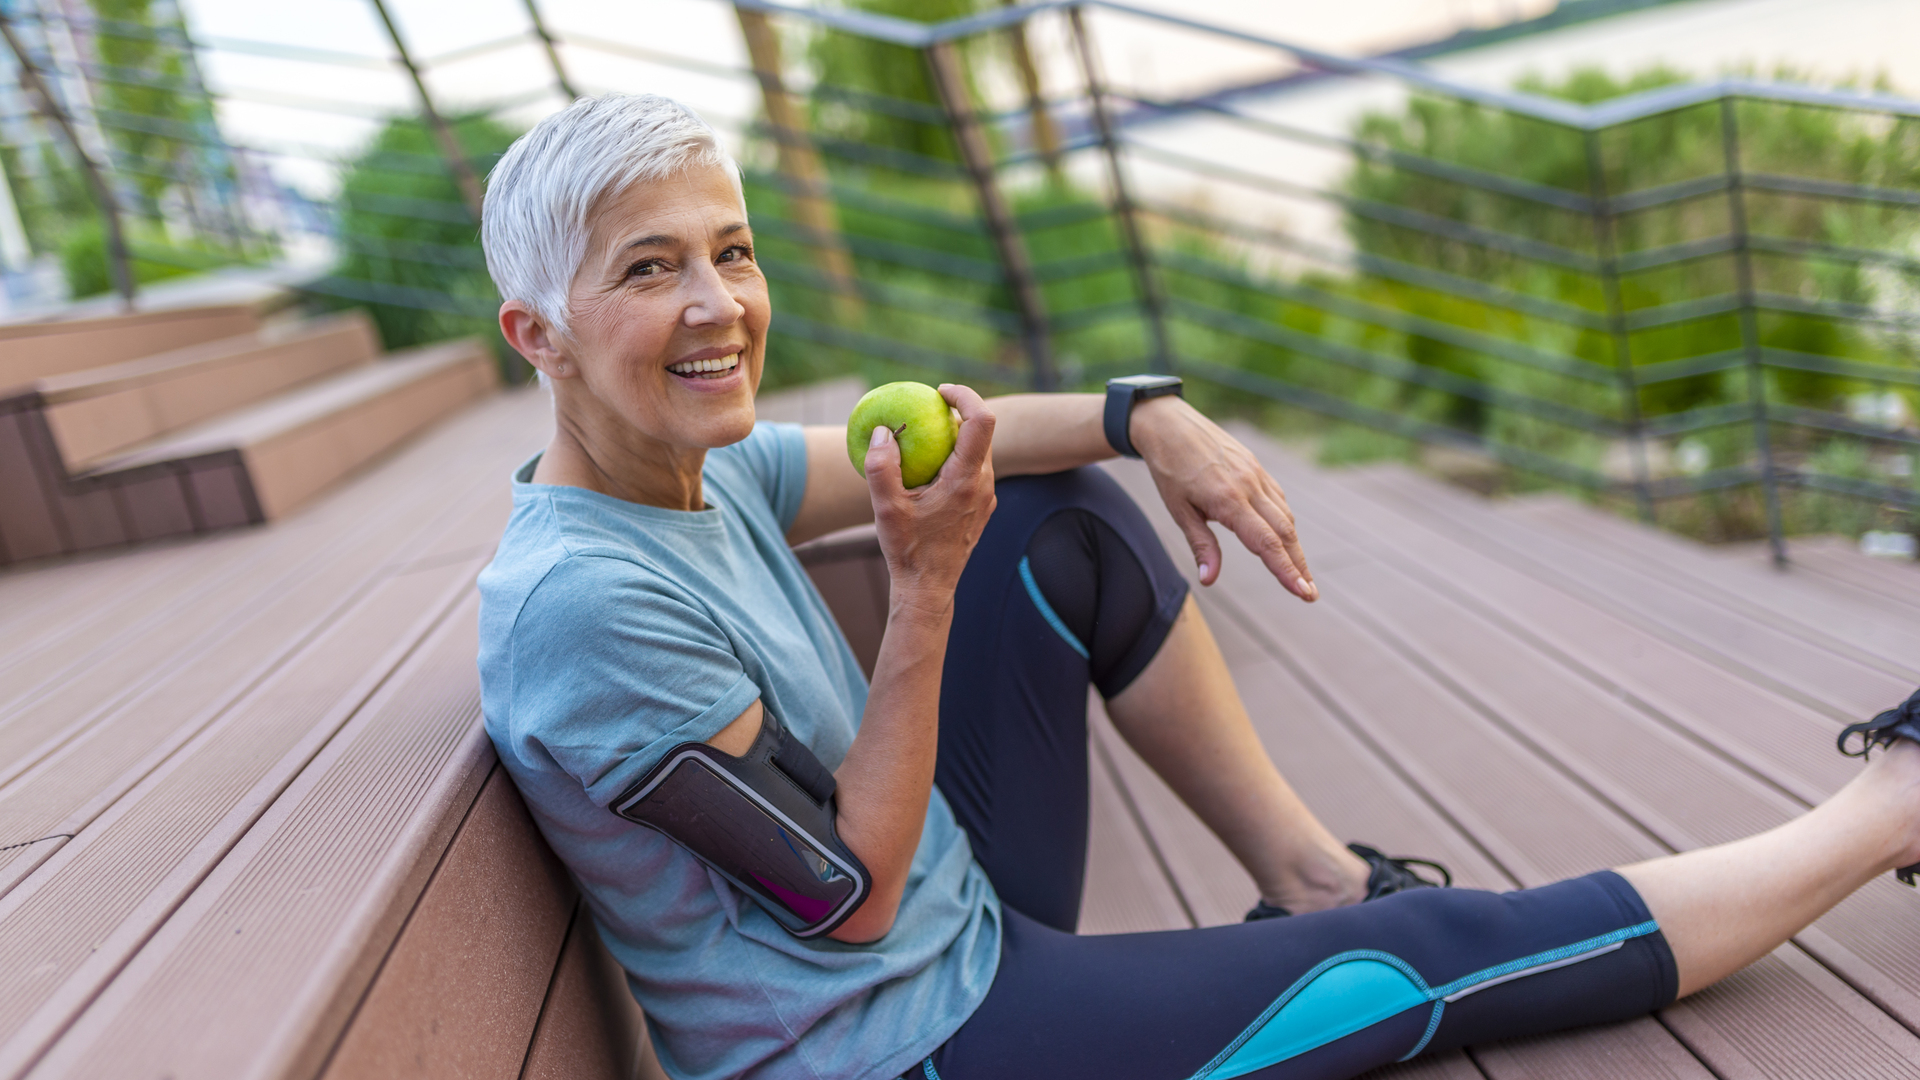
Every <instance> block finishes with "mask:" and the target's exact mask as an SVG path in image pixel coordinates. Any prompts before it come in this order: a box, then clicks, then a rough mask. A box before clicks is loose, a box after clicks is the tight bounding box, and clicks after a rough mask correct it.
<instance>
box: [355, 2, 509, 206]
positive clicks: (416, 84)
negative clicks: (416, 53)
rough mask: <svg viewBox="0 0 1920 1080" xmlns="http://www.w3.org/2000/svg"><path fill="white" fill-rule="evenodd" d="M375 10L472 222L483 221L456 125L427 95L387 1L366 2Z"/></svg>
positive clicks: (476, 176) (473, 176) (475, 182)
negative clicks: (456, 131)
mask: <svg viewBox="0 0 1920 1080" xmlns="http://www.w3.org/2000/svg"><path fill="white" fill-rule="evenodd" d="M367 2H368V3H370V4H372V5H373V10H374V11H376V12H378V13H379V15H380V22H381V25H383V26H385V27H386V28H387V37H388V39H389V40H391V41H392V42H393V50H394V52H395V53H397V54H398V55H399V57H400V66H401V67H404V68H406V69H407V74H408V75H409V76H411V77H412V78H413V89H414V91H415V92H416V93H418V94H419V95H420V114H421V115H422V116H424V117H426V120H427V127H428V128H430V129H431V130H432V131H433V137H434V138H435V139H437V140H439V142H440V152H441V153H442V154H444V155H446V158H447V167H448V168H450V169H452V170H453V180H454V183H455V184H457V185H458V186H459V188H460V197H461V199H462V200H464V201H465V202H466V204H467V209H468V210H470V211H472V213H473V220H474V221H476V222H477V221H479V220H480V202H481V197H482V196H481V189H480V176H479V174H477V173H475V172H474V171H473V162H471V161H468V160H467V155H466V152H465V151H463V150H461V149H460V140H459V139H457V138H455V137H454V134H453V126H452V125H451V124H448V123H447V118H446V117H444V116H441V115H440V110H438V109H436V108H434V107H433V95H431V94H429V93H427V82H426V80H425V79H423V78H421V76H420V68H419V66H418V65H416V64H415V63H414V62H413V55H412V54H411V53H409V52H408V51H407V43H406V41H405V40H404V39H403V38H401V36H400V28H399V27H398V26H396V25H394V21H393V16H392V15H391V14H389V13H388V12H387V5H386V4H385V2H384V0H367Z"/></svg>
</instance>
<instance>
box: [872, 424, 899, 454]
mask: <svg viewBox="0 0 1920 1080" xmlns="http://www.w3.org/2000/svg"><path fill="white" fill-rule="evenodd" d="M892 439H893V432H892V431H891V430H889V429H888V428H887V426H886V425H885V424H882V425H880V426H879V427H877V428H874V429H873V438H871V439H869V440H868V441H867V449H869V450H871V449H873V448H874V447H876V446H885V445H887V443H888V442H889V441H891V440H892Z"/></svg>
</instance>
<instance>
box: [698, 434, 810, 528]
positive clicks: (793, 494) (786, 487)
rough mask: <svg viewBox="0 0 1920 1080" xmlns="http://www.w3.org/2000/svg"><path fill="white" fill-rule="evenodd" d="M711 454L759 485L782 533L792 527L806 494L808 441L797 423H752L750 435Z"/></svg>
mask: <svg viewBox="0 0 1920 1080" xmlns="http://www.w3.org/2000/svg"><path fill="white" fill-rule="evenodd" d="M714 453H716V454H720V455H724V456H725V457H726V459H727V460H728V461H730V462H734V463H737V465H738V466H739V467H740V468H741V469H743V470H744V471H745V472H746V473H747V475H748V476H750V477H751V478H752V479H753V482H754V483H755V484H757V485H759V487H760V491H761V493H762V494H764V495H765V496H766V498H767V505H768V506H770V507H772V508H773V516H774V518H775V519H776V520H778V521H779V522H780V531H781V532H783V533H784V532H786V531H787V530H788V529H790V528H792V527H793V519H794V518H796V517H798V516H799V515H800V500H801V499H803V498H805V497H806V494H807V439H806V435H805V434H804V433H803V432H802V430H801V428H800V425H799V424H774V423H767V422H761V423H758V424H755V425H753V434H751V435H749V436H747V437H746V438H744V439H742V440H740V441H739V442H737V443H734V444H733V445H732V446H728V447H724V448H722V449H720V450H716V451H714Z"/></svg>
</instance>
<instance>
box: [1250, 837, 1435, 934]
mask: <svg viewBox="0 0 1920 1080" xmlns="http://www.w3.org/2000/svg"><path fill="white" fill-rule="evenodd" d="M1347 850H1348V851H1351V852H1353V853H1354V854H1355V855H1358V856H1360V858H1361V859H1362V860H1363V861H1365V862H1366V864H1367V895H1366V896H1365V897H1362V898H1361V902H1362V903H1365V902H1366V901H1368V900H1378V899H1380V898H1381V897H1383V896H1391V895H1393V894H1394V893H1397V892H1405V891H1406V890H1408V889H1444V888H1449V887H1451V886H1452V885H1453V873H1452V871H1450V870H1448V869H1447V868H1446V867H1444V866H1442V865H1440V864H1439V863H1437V862H1434V861H1433V860H1432V859H1416V858H1414V857H1412V856H1410V855H1387V854H1383V853H1382V852H1381V851H1380V849H1378V848H1374V847H1368V846H1367V845H1366V844H1348V845H1347ZM1416 866H1425V867H1429V868H1431V869H1433V870H1436V871H1438V872H1439V874H1440V880H1439V881H1431V880H1428V879H1427V878H1424V877H1421V876H1420V875H1419V874H1416V873H1414V872H1413V868H1414V867H1416ZM1292 914H1293V912H1291V911H1288V910H1287V909H1286V908H1283V907H1281V906H1280V905H1278V904H1269V903H1267V902H1266V901H1265V900H1261V901H1259V902H1258V903H1256V904H1254V905H1253V909H1252V910H1250V911H1248V912H1247V917H1246V919H1245V920H1244V921H1246V922H1255V921H1258V920H1260V919H1279V918H1286V917H1290V916H1291V915H1292Z"/></svg>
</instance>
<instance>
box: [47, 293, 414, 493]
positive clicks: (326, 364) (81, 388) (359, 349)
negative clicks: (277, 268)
mask: <svg viewBox="0 0 1920 1080" xmlns="http://www.w3.org/2000/svg"><path fill="white" fill-rule="evenodd" d="M379 356H380V336H379V334H378V333H377V332H376V331H375V330H374V328H373V323H372V321H371V320H369V319H368V318H367V316H366V314H365V313H364V312H360V311H350V312H345V313H342V314H339V315H332V316H327V317H325V318H320V319H312V320H309V321H306V322H301V323H294V324H288V325H283V326H275V327H267V328H263V329H260V330H256V331H252V332H249V333H245V334H240V335H237V336H235V337H230V338H222V339H221V340H219V341H212V342H205V343H201V344H195V345H189V346H187V347H186V348H182V349H174V350H171V351H169V352H163V353H159V354H157V355H154V356H149V357H144V358H142V359H139V360H129V361H126V362H124V363H120V364H110V365H107V366H105V367H97V368H89V369H87V370H85V371H80V372H74V373H73V374H69V375H56V376H53V377H50V378H45V379H41V380H39V381H37V382H36V383H34V384H33V387H34V391H35V392H37V393H38V394H39V395H40V400H41V402H42V405H43V407H44V408H45V409H46V413H47V425H48V426H49V427H50V428H52V429H53V438H54V442H55V444H56V445H57V446H58V447H59V449H60V456H61V460H62V461H63V462H64V463H65V465H66V467H67V471H68V472H70V473H81V472H86V471H88V470H89V469H91V468H93V467H94V466H96V465H97V464H98V463H99V462H100V461H102V460H104V459H105V458H107V457H109V456H110V455H112V454H114V453H116V452H121V451H125V450H126V449H127V448H129V447H132V446H135V445H138V444H140V443H144V442H147V441H149V440H152V439H157V438H160V437H161V436H164V435H166V434H168V433H170V432H175V431H179V430H181V429H183V428H187V427H190V426H192V425H194V424H198V423H201V422H203V421H206V420H211V419H213V418H214V417H217V416H220V415H221V414H223V413H227V412H230V411H232V410H234V409H239V408H243V407H245V406H248V405H253V404H256V403H258V402H260V401H264V400H265V399H267V398H269V397H272V396H273V395H275V394H278V393H281V392H283V391H286V390H290V389H292V388H294V387H296V386H300V385H302V384H303V383H309V382H312V381H314V380H316V379H320V378H323V377H325V376H328V375H334V374H338V373H340V372H342V371H346V370H349V369H351V368H356V367H362V366H365V365H367V364H371V363H373V362H374V361H375V360H376V359H378V358H379Z"/></svg>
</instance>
